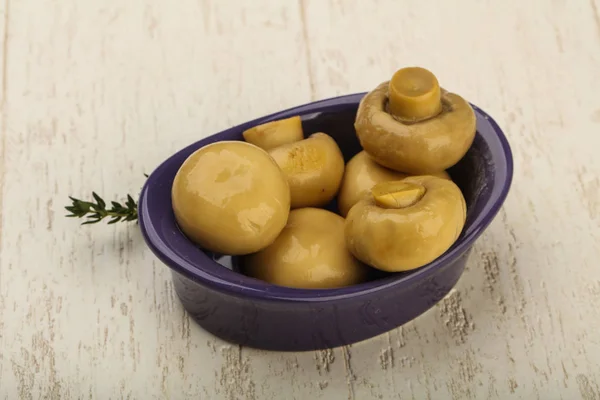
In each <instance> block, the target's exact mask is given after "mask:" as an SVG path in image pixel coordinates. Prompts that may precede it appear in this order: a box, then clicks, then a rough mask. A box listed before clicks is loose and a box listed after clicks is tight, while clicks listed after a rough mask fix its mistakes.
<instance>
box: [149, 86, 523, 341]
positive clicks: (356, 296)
mask: <svg viewBox="0 0 600 400" xmlns="http://www.w3.org/2000/svg"><path fill="white" fill-rule="evenodd" d="M364 95H365V93H358V94H352V95H348V96H341V97H336V98H332V99H327V100H322V101H317V102H314V103H310V104H306V105H303V106H299V107H295V108H292V109H289V110H285V111H282V112H278V113H275V114H272V115H269V116H266V117H263V118H259V119H256V120H254V121H250V122H247V123H245V124H241V125H239V126H236V127H233V128H231V129H227V130H226V131H223V132H221V133H218V134H216V135H213V136H210V137H208V138H206V139H203V140H200V141H198V142H196V143H194V144H192V145H190V146H188V147H186V148H184V149H183V150H181V151H179V152H178V153H176V154H174V155H173V156H171V157H170V158H169V159H167V160H166V161H165V162H163V163H162V164H161V165H160V166H159V167H158V168H157V169H156V170H155V171H154V172H153V173H152V174H151V175H150V177H149V178H148V180H147V182H146V184H145V186H144V188H143V190H142V193H141V195H140V199H139V222H140V227H141V230H142V233H143V235H144V239H145V240H146V243H147V244H148V246H149V247H150V249H151V250H152V251H153V252H154V254H155V255H156V256H157V257H158V258H159V259H160V260H161V261H162V262H163V263H164V264H166V265H167V266H168V267H169V268H171V271H172V274H173V282H174V287H175V291H176V292H177V295H178V296H179V299H180V301H181V303H182V304H183V307H184V308H185V309H186V310H187V312H188V313H189V314H190V315H191V316H192V317H193V319H194V320H195V321H197V323H198V324H199V325H200V326H202V327H203V328H204V329H205V330H207V331H208V332H210V333H212V334H214V335H216V336H218V337H220V338H222V339H224V340H226V341H228V342H232V343H235V344H240V345H245V346H250V347H255V348H261V349H268V350H279V351H305V350H316V349H323V348H331V347H337V346H341V345H346V344H350V343H355V342H358V341H361V340H365V339H368V338H371V337H373V336H377V335H379V334H382V333H384V332H386V331H389V330H391V329H393V328H396V327H398V326H400V325H402V324H404V323H406V322H408V321H410V320H412V319H413V318H415V317H417V316H419V315H420V314H422V313H423V312H425V311H426V310H428V309H429V308H431V307H432V306H433V305H434V304H436V303H437V302H438V301H440V300H441V299H442V298H443V297H444V296H445V295H446V294H447V293H448V292H449V291H450V289H451V288H452V287H453V286H454V285H455V284H456V282H457V281H458V279H459V278H460V276H461V274H462V272H463V270H464V268H465V264H466V261H467V258H468V257H469V253H470V251H471V248H472V246H473V243H474V242H475V240H476V239H477V238H478V237H479V236H480V235H481V234H482V232H483V231H484V230H485V229H486V227H487V226H488V225H489V224H490V222H491V221H492V219H493V218H494V217H495V216H496V214H497V213H498V210H499V209H500V206H501V205H502V203H503V202H504V199H505V198H506V196H507V194H508V191H509V188H510V185H511V181H512V174H513V165H512V155H511V150H510V147H509V144H508V142H507V140H506V138H505V136H504V134H503V133H502V131H501V129H500V128H499V127H498V125H497V124H496V123H495V122H494V121H493V120H492V118H490V117H489V116H488V115H487V114H486V113H484V112H483V111H481V110H480V109H479V108H477V107H476V106H473V107H474V109H475V113H476V115H477V135H476V137H475V140H474V143H473V145H472V147H471V149H470V150H469V152H468V153H467V155H466V156H465V157H464V158H463V159H462V160H461V161H460V162H459V163H458V164H457V165H456V166H454V167H453V168H452V169H450V171H449V172H450V175H451V176H452V178H453V180H454V181H455V182H456V183H457V185H458V186H459V187H460V188H461V190H462V191H463V193H464V196H465V199H466V201H467V221H466V225H465V227H464V229H463V232H462V234H461V236H460V238H459V239H458V241H457V242H456V243H455V244H454V245H453V246H452V247H451V248H450V249H449V250H448V251H447V252H446V253H445V254H443V255H442V256H441V257H439V258H438V259H436V260H435V261H433V262H432V263H430V264H428V265H426V266H424V267H422V268H420V269H418V270H414V271H411V272H408V273H399V274H380V275H377V276H375V277H374V278H373V279H372V280H370V281H368V282H365V283H362V284H359V285H355V286H351V287H346V288H339V289H325V290H315V289H313V290H306V289H293V288H286V287H280V286H275V285H271V284H268V283H265V282H262V281H260V280H257V279H254V278H250V277H247V276H245V275H243V274H241V273H239V272H236V259H235V258H232V257H229V256H226V255H218V254H212V253H208V252H205V251H203V250H202V249H200V248H199V247H198V246H196V245H195V244H194V243H192V242H191V241H189V240H188V239H187V238H186V237H185V236H184V235H183V233H182V232H181V231H180V230H179V228H178V226H177V224H176V222H175V218H174V215H173V211H172V208H171V185H172V183H173V179H174V177H175V174H176V173H177V170H178V169H179V167H180V166H181V164H182V163H183V162H184V161H185V159H186V158H187V157H188V156H189V155H190V154H192V152H194V151H195V150H197V149H199V148H200V147H202V146H205V145H207V144H209V143H213V142H217V141H222V140H243V137H242V132H243V131H244V130H245V129H248V128H250V127H252V126H255V125H258V124H261V123H264V122H267V121H272V120H276V119H282V118H286V117H290V116H293V115H300V116H301V117H302V121H303V128H304V133H305V135H306V136H308V135H310V134H312V133H314V132H319V131H321V132H325V133H327V134H329V135H331V136H332V137H333V138H334V139H335V140H336V141H337V143H338V145H339V146H340V148H341V150H342V152H343V154H344V157H345V159H346V161H348V160H349V159H350V158H352V156H354V155H355V154H356V153H358V152H359V151H361V147H360V145H359V143H358V139H357V138H356V134H355V131H354V127H353V123H354V118H355V113H356V110H357V108H358V104H359V101H360V100H361V98H362V97H363V96H364ZM335 203H336V202H335V201H333V202H332V203H331V204H330V206H329V207H328V208H329V209H330V210H333V211H335V209H336V206H335Z"/></svg>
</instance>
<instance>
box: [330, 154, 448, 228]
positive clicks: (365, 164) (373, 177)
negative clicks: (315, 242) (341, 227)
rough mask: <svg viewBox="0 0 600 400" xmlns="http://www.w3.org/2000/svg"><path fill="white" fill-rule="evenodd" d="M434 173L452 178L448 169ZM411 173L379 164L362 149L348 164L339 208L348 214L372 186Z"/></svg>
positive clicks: (339, 196) (341, 188)
mask: <svg viewBox="0 0 600 400" xmlns="http://www.w3.org/2000/svg"><path fill="white" fill-rule="evenodd" d="M432 175H434V176H437V177H439V178H444V179H450V175H448V173H447V172H446V171H441V172H436V173H433V174H432ZM407 176H409V174H405V173H403V172H398V171H394V170H391V169H388V168H385V167H382V166H381V165H379V164H377V163H376V162H375V161H373V160H372V159H371V157H370V156H369V155H368V154H367V153H366V152H365V151H361V152H360V153H358V154H357V155H355V156H354V157H352V159H350V161H348V163H347V164H346V170H345V172H344V178H343V179H342V184H341V186H340V191H339V193H338V209H339V211H340V214H341V215H342V216H344V217H345V216H346V215H347V214H348V211H350V208H352V206H353V205H355V204H356V203H357V202H358V201H359V200H360V199H361V198H362V197H364V196H365V195H368V194H369V193H370V190H371V188H372V187H373V186H374V185H375V184H377V183H380V182H387V181H398V180H401V179H404V178H406V177H407Z"/></svg>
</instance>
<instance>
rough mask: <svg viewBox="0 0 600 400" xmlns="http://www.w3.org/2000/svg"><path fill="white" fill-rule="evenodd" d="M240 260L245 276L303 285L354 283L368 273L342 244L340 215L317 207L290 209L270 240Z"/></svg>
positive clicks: (317, 286)
mask: <svg viewBox="0 0 600 400" xmlns="http://www.w3.org/2000/svg"><path fill="white" fill-rule="evenodd" d="M242 264H243V267H242V268H243V272H244V273H245V274H246V275H248V276H251V277H254V278H257V279H261V280H263V281H265V282H269V283H272V284H274V285H279V286H287V287H293V288H303V289H328V288H337V287H342V286H349V285H354V284H357V283H360V282H362V281H364V280H365V279H366V278H367V273H368V267H366V266H365V265H363V264H361V263H359V262H358V261H357V260H356V259H355V258H354V257H352V255H351V254H350V253H349V252H348V249H347V248H346V243H345V240H344V219H343V218H342V217H340V216H339V215H337V214H334V213H332V212H331V211H327V210H324V209H320V208H300V209H296V210H292V211H291V212H290V216H289V219H288V223H287V225H286V227H285V228H284V229H283V231H282V232H281V234H280V235H279V236H278V237H277V239H276V240H275V241H274V242H273V244H271V245H270V246H268V247H266V248H265V249H263V250H261V251H259V252H257V253H254V254H250V255H248V256H245V257H244V258H243V261H242Z"/></svg>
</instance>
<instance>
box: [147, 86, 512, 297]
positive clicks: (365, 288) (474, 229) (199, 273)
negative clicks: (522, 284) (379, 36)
mask: <svg viewBox="0 0 600 400" xmlns="http://www.w3.org/2000/svg"><path fill="white" fill-rule="evenodd" d="M366 94H367V92H361V93H354V94H348V95H343V96H337V97H332V98H328V99H324V100H318V101H314V102H310V103H306V104H303V105H299V106H295V107H291V108H288V109H284V110H282V111H279V112H275V113H272V114H269V115H266V116H263V117H260V118H256V119H254V120H251V121H248V122H245V123H242V124H238V125H236V126H233V127H231V128H228V129H226V130H224V131H221V132H218V133H216V134H213V135H210V136H207V137H205V138H203V139H200V140H198V141H196V142H194V143H192V144H190V145H188V146H186V147H184V148H183V149H181V150H179V151H177V152H175V153H173V154H172V155H171V156H169V157H168V158H167V159H165V160H164V161H163V162H162V163H160V164H159V165H158V166H157V167H156V168H155V169H154V171H153V172H152V173H151V174H150V175H149V176H148V178H147V180H146V182H145V184H144V186H143V188H142V191H141V193H140V196H139V201H138V222H139V225H140V229H141V232H142V235H143V237H144V240H145V242H146V245H147V246H148V247H149V248H150V250H151V251H152V252H153V253H154V255H155V256H156V257H157V258H158V259H159V260H161V261H162V262H163V263H164V264H166V265H167V266H168V267H169V268H171V269H172V270H173V271H175V272H178V273H180V274H182V275H184V276H185V277H187V278H190V279H191V280H193V281H195V282H197V283H200V284H202V285H205V286H208V287H210V288H212V289H215V290H217V291H221V292H226V293H228V294H230V295H235V296H241V297H251V298H254V299H261V300H271V301H292V302H306V303H311V302H323V301H333V300H341V299H348V298H354V297H358V296H363V295H367V294H370V293H373V292H376V291H381V290H386V289H390V288H396V289H399V288H403V289H404V290H406V289H408V288H410V287H411V286H413V285H415V284H418V283H420V282H422V281H423V280H425V279H427V278H428V277H429V276H431V275H432V274H434V273H435V272H436V271H438V270H440V269H442V268H444V267H445V266H448V265H450V264H451V263H452V262H453V261H454V260H456V259H457V258H459V257H460V256H461V255H462V254H464V253H465V252H466V251H467V250H469V248H470V247H471V246H472V245H473V243H474V242H475V240H476V239H477V238H478V237H479V236H480V235H481V234H482V233H483V231H484V230H485V229H486V228H487V227H488V225H489V224H490V223H491V222H492V220H493V219H494V218H495V216H496V214H497V213H498V212H499V210H500V208H501V206H502V204H503V203H504V201H505V199H506V197H507V195H508V192H509V190H510V187H511V185H512V179H513V156H512V151H511V148H510V145H509V143H508V140H507V138H506V136H505V135H504V133H503V131H502V129H501V128H500V126H499V125H498V124H497V123H496V121H495V120H494V119H493V118H492V117H491V116H490V115H489V114H487V113H486V112H485V111H483V110H482V109H481V108H479V107H477V106H476V105H474V104H471V106H472V107H473V109H474V111H475V113H476V115H477V117H478V118H477V135H480V136H481V137H482V138H483V139H484V140H485V141H486V143H487V145H488V147H490V150H491V151H490V153H492V158H493V160H494V168H495V171H496V172H498V169H499V168H500V171H499V172H501V174H500V175H502V178H503V179H502V181H500V182H496V185H495V186H497V184H498V183H499V184H500V187H493V188H492V193H491V194H490V197H489V199H488V201H487V202H486V203H485V204H484V208H483V209H482V210H481V212H480V213H479V214H478V215H476V216H475V218H474V220H473V222H472V224H471V225H470V226H469V230H468V232H467V233H466V234H465V235H464V236H462V237H461V238H459V240H457V241H456V242H455V243H454V244H453V245H452V247H451V248H450V249H449V250H447V251H446V252H445V253H444V254H442V255H441V256H440V257H438V258H437V259H435V260H434V261H432V262H431V263H429V264H427V265H425V266H423V267H421V268H419V269H416V270H414V271H410V272H407V273H403V274H402V275H399V276H390V277H385V278H381V279H378V280H374V281H368V282H363V283H360V284H357V285H352V286H347V287H341V288H333V289H299V288H289V287H284V286H277V285H273V284H269V283H266V282H263V281H260V280H258V279H255V278H251V277H248V276H245V275H243V274H240V273H239V272H235V271H232V270H229V269H227V268H225V267H223V266H222V265H221V264H219V263H218V262H216V261H215V260H213V259H212V258H211V257H209V256H208V255H206V253H204V252H203V251H200V252H199V253H202V255H203V256H204V257H202V258H203V259H202V260H199V262H191V261H189V260H187V259H186V258H184V257H182V255H181V254H178V253H177V252H175V251H174V250H172V249H171V248H170V246H169V245H168V244H167V243H166V242H165V241H164V240H163V239H162V238H161V235H160V233H159V229H158V227H157V222H158V221H156V220H155V218H154V219H153V215H152V213H151V211H150V209H149V207H148V202H147V199H148V194H149V192H150V191H151V190H152V188H153V187H155V186H157V185H158V186H161V185H160V183H158V184H157V181H159V180H160V173H159V172H160V171H161V170H162V169H163V168H166V166H167V165H168V164H169V163H171V162H173V160H174V159H175V158H176V157H177V156H178V155H181V154H182V153H185V152H190V150H192V151H193V150H197V149H198V148H200V147H202V146H205V145H208V144H209V143H213V142H216V141H221V140H227V139H224V137H227V136H229V135H231V133H232V132H240V133H241V132H242V131H243V130H245V129H248V128H249V127H251V126H254V125H258V124H261V123H265V122H268V121H272V120H276V119H282V118H286V117H289V116H293V115H303V116H307V115H309V114H314V113H320V112H327V111H335V110H343V109H344V108H348V107H354V106H358V104H359V102H360V100H361V99H362V97H363V96H364V95H366ZM480 131H485V134H481V133H480ZM492 142H495V143H492ZM492 145H494V146H492ZM492 147H493V149H492ZM494 150H495V151H494ZM162 186H164V185H162ZM163 190H164V188H163ZM169 193H170V186H169ZM465 229H467V227H466V226H465ZM178 234H179V235H181V236H183V237H184V239H185V240H188V239H187V238H185V236H184V234H183V233H182V232H181V231H179V233H178ZM207 263H208V264H210V265H211V267H212V268H213V269H214V271H208V270H207V269H206V267H205V266H206V265H207ZM232 274H234V275H232ZM229 277H231V278H232V279H228V278H229Z"/></svg>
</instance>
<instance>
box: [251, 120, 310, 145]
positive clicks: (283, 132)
mask: <svg viewBox="0 0 600 400" xmlns="http://www.w3.org/2000/svg"><path fill="white" fill-rule="evenodd" d="M242 136H243V137H244V140H245V141H246V142H248V143H252V144H253V145H256V146H258V147H260V148H262V149H264V150H271V149H274V148H276V147H279V146H281V145H284V144H288V143H294V142H298V141H300V140H302V139H304V132H303V130H302V121H301V119H300V117H299V116H294V117H290V118H285V119H280V120H276V121H270V122H265V123H264V124H261V125H257V126H254V127H252V128H249V129H246V130H245V131H244V132H243V133H242Z"/></svg>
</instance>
